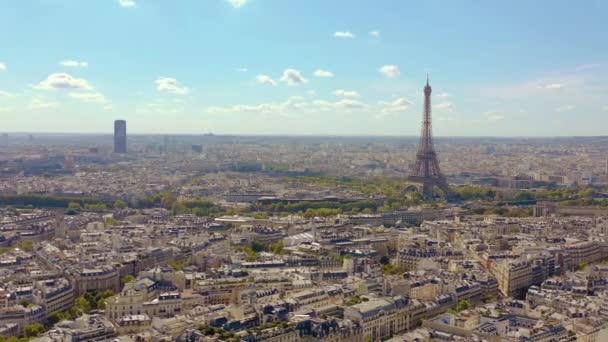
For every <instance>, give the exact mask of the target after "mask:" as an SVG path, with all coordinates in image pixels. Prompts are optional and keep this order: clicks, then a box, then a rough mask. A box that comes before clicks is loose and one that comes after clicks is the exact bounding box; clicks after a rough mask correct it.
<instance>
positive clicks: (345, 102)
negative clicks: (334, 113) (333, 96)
mask: <svg viewBox="0 0 608 342" xmlns="http://www.w3.org/2000/svg"><path fill="white" fill-rule="evenodd" d="M334 105H335V106H337V107H342V108H345V109H363V108H366V105H365V104H364V103H362V102H360V101H357V100H351V99H342V100H340V101H338V102H336V103H334Z"/></svg>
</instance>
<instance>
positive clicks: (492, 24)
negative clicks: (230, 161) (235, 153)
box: [0, 0, 608, 136]
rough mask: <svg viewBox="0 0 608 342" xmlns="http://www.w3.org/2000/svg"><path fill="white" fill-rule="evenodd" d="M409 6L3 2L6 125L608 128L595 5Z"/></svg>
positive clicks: (85, 129) (384, 130)
mask: <svg viewBox="0 0 608 342" xmlns="http://www.w3.org/2000/svg"><path fill="white" fill-rule="evenodd" d="M411 4H412V3H405V2H397V1H387V2H386V3H384V4H383V5H384V6H374V5H363V4H356V3H355V4H353V3H352V2H347V1H336V2H332V3H330V4H327V3H325V2H321V1H306V2H289V4H287V3H284V2H281V1H262V0H249V1H246V0H240V1H236V0H232V1H224V0H217V1H215V0H214V1H205V2H195V1H184V2H181V3H180V4H179V5H175V4H168V3H162V4H161V3H160V2H152V1H141V0H140V1H137V0H135V1H127V0H122V1H118V0H117V1H105V2H98V3H96V4H94V5H91V4H90V3H87V4H83V3H82V2H79V1H70V0H65V1H53V2H46V1H40V2H35V3H23V2H19V1H9V2H8V3H5V4H3V5H1V6H0V7H2V9H3V10H2V11H0V28H1V29H2V30H3V31H4V32H11V34H10V35H7V37H6V38H5V44H6V46H10V47H11V49H5V50H4V51H0V119H2V121H3V126H2V131H6V132H49V133H55V132H56V133H111V132H112V122H113V121H114V120H115V119H124V120H127V121H128V122H129V127H130V129H129V134H131V133H133V134H138V133H158V134H180V133H184V134H199V133H206V132H213V133H216V134H248V135H337V136H341V135H347V136H348V135H370V136H376V135H388V136H400V135H406V136H417V135H418V134H419V127H420V114H421V113H422V101H421V100H420V99H421V91H420V88H421V86H422V85H423V84H424V79H425V76H426V73H427V72H429V73H430V76H431V82H432V83H433V85H434V89H435V93H434V95H435V96H434V102H433V108H432V109H433V117H434V121H435V125H434V130H435V134H436V135H437V136H584V135H592V136H599V135H606V131H605V127H606V125H607V124H608V100H607V99H606V98H605V95H604V94H605V93H606V91H607V90H608V68H607V67H606V63H605V61H606V60H608V56H607V52H608V49H607V48H606V47H604V46H602V45H601V43H600V42H601V41H602V33H603V31H604V30H602V28H603V27H604V26H605V24H604V23H603V19H604V17H605V15H603V14H602V13H605V12H606V9H607V5H606V4H604V3H601V2H599V1H587V2H584V3H582V4H581V6H579V7H577V8H571V6H570V5H569V3H568V2H566V1H560V2H551V3H549V2H544V1H543V2H537V3H534V4H530V3H526V2H519V6H514V5H513V4H498V3H496V4H486V3H482V2H475V1H471V2H469V4H468V6H462V5H456V4H453V5H452V4H445V3H442V2H430V3H425V4H416V6H411ZM92 11H94V12H95V17H91V16H90V15H89V14H90V13H91V12H92ZM26 16H27V17H29V18H31V19H32V20H30V21H28V24H27V25H25V24H24V22H23V21H22V20H21V19H20V18H24V17H26ZM471 19H473V20H471ZM107 23H112V25H107ZM270 123H272V124H270Z"/></svg>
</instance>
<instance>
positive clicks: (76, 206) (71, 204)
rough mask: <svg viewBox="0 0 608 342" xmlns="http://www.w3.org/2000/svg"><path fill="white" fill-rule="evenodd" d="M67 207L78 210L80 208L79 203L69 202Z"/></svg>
mask: <svg viewBox="0 0 608 342" xmlns="http://www.w3.org/2000/svg"><path fill="white" fill-rule="evenodd" d="M68 209H73V210H79V209H80V203H77V202H70V203H69V204H68Z"/></svg>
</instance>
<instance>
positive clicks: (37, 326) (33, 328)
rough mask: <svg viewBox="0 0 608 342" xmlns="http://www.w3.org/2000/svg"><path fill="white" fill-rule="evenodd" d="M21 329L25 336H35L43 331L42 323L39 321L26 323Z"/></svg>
mask: <svg viewBox="0 0 608 342" xmlns="http://www.w3.org/2000/svg"><path fill="white" fill-rule="evenodd" d="M23 330H24V332H25V336H26V337H36V336H38V335H40V334H41V333H43V332H44V325H42V324H41V323H34V324H30V325H26V326H25V328H24V329H23Z"/></svg>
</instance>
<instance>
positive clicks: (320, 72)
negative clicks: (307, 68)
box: [313, 69, 334, 77]
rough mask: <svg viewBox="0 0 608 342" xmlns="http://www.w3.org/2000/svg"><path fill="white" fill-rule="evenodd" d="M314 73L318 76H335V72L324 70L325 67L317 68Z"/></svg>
mask: <svg viewBox="0 0 608 342" xmlns="http://www.w3.org/2000/svg"><path fill="white" fill-rule="evenodd" d="M313 75H315V76H316V77H334V73H333V72H331V71H327V70H323V69H317V70H315V72H314V73H313Z"/></svg>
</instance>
